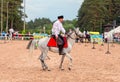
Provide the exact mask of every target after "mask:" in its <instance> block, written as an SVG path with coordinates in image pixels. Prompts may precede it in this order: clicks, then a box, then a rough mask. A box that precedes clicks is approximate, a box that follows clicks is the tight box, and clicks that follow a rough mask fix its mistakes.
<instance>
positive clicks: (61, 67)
mask: <svg viewBox="0 0 120 82" xmlns="http://www.w3.org/2000/svg"><path fill="white" fill-rule="evenodd" d="M64 58H65V55H62V58H61V63H60V66H59V68H60V69H61V70H64V68H63V66H62V65H63V62H64Z"/></svg>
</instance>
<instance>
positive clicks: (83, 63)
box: [0, 41, 120, 82]
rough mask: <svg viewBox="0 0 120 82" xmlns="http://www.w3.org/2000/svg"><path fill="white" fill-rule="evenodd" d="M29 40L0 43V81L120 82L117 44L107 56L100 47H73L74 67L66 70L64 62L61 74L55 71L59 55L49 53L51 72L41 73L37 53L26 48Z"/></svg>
mask: <svg viewBox="0 0 120 82" xmlns="http://www.w3.org/2000/svg"><path fill="white" fill-rule="evenodd" d="M27 44H28V41H12V42H7V43H5V44H4V42H3V41H0V82H120V45H118V44H114V45H115V47H111V44H110V52H111V54H110V55H107V54H105V52H106V48H107V45H106V44H105V45H104V46H103V47H102V46H100V45H97V44H96V45H95V46H96V49H95V50H93V49H91V48H92V44H87V46H85V44H81V43H78V44H75V45H74V47H73V50H72V52H71V56H72V57H73V68H72V70H71V71H69V70H68V69H67V66H68V59H67V58H65V61H64V68H65V70H64V71H60V70H59V69H58V67H59V63H60V61H59V60H60V56H59V55H58V54H55V53H52V52H49V57H50V58H51V60H48V59H46V62H47V64H48V65H49V67H50V68H51V71H50V72H48V71H43V70H42V68H41V64H40V61H39V60H38V57H39V54H40V51H39V50H35V51H34V53H33V55H30V54H29V50H27V49H26V45H27Z"/></svg>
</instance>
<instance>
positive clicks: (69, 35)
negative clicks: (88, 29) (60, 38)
mask: <svg viewBox="0 0 120 82" xmlns="http://www.w3.org/2000/svg"><path fill="white" fill-rule="evenodd" d="M73 33H75V34H76V36H79V35H78V34H77V32H76V31H72V33H70V34H68V33H67V34H66V35H67V36H68V37H67V38H71V39H73V40H76V38H73V37H72V36H71V35H72V34H73Z"/></svg>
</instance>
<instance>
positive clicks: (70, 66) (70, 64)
mask: <svg viewBox="0 0 120 82" xmlns="http://www.w3.org/2000/svg"><path fill="white" fill-rule="evenodd" d="M66 57H67V58H68V59H69V60H70V63H69V66H68V69H69V70H71V68H72V57H71V56H70V54H68V53H67V54H66Z"/></svg>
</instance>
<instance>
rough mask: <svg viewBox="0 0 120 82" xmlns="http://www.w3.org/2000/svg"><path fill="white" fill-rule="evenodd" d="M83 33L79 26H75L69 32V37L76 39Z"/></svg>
mask: <svg viewBox="0 0 120 82" xmlns="http://www.w3.org/2000/svg"><path fill="white" fill-rule="evenodd" d="M81 34H82V33H81V32H80V31H79V28H74V29H73V30H72V31H71V32H68V34H67V35H68V37H70V38H72V39H76V38H77V37H80V35H81Z"/></svg>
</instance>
